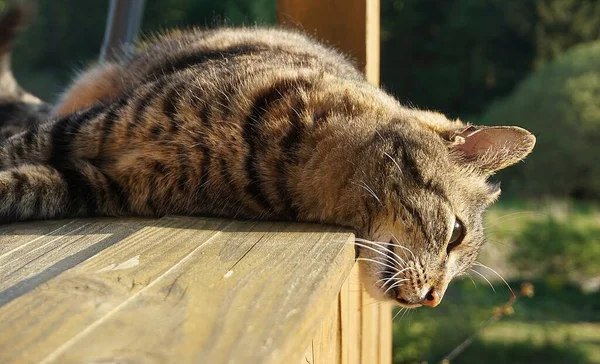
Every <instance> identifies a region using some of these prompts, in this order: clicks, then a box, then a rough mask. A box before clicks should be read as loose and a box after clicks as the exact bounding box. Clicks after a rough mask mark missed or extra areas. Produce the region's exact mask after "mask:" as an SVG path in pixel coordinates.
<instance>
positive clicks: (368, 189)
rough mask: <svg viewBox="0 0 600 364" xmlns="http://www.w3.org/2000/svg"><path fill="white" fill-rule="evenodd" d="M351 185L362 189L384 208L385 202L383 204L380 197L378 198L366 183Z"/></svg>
mask: <svg viewBox="0 0 600 364" xmlns="http://www.w3.org/2000/svg"><path fill="white" fill-rule="evenodd" d="M351 183H352V184H353V185H355V186H359V187H362V188H363V189H364V190H365V191H367V192H368V193H369V194H370V195H371V196H373V197H374V198H375V199H376V200H377V202H379V203H380V204H381V205H382V206H383V202H381V200H380V199H379V197H377V194H375V191H373V189H372V188H371V187H369V186H367V184H366V183H365V182H363V181H361V182H360V183H356V182H351Z"/></svg>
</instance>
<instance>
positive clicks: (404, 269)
mask: <svg viewBox="0 0 600 364" xmlns="http://www.w3.org/2000/svg"><path fill="white" fill-rule="evenodd" d="M409 269H414V268H413V267H406V268H402V269H401V270H400V271H398V273H396V274H394V275H393V276H391V277H389V278H381V279H380V280H378V281H377V282H375V283H379V282H381V281H383V280H390V279H394V278H396V277H397V276H398V274H400V273H402V272H404V271H407V270H409ZM386 284H387V283H386ZM384 285H385V284H384Z"/></svg>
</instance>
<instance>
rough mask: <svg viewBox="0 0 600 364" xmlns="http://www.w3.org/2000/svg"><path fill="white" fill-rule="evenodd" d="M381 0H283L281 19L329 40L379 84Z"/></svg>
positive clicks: (279, 19)
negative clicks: (353, 59) (351, 57)
mask: <svg viewBox="0 0 600 364" xmlns="http://www.w3.org/2000/svg"><path fill="white" fill-rule="evenodd" d="M379 8H380V4H379V0H344V1H340V0H319V1H307V0H279V1H278V2H277V19H278V21H279V23H281V24H287V25H289V26H294V27H299V28H302V29H304V30H305V31H306V32H308V33H310V34H314V35H316V36H317V38H319V39H323V40H325V41H327V42H329V43H330V44H331V45H333V46H334V47H336V48H338V49H339V50H341V51H342V52H344V53H346V54H350V55H352V56H353V58H355V59H356V61H357V63H358V65H359V67H361V68H362V69H363V70H364V71H365V74H366V76H367V79H368V80H369V81H370V82H371V83H373V84H378V83H379V53H380V52H379V38H380V31H379V29H380V21H379V18H380V15H379V13H380V9H379Z"/></svg>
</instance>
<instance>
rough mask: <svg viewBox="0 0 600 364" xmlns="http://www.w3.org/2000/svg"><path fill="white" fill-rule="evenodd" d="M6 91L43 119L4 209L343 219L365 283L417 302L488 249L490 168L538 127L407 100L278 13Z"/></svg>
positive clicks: (430, 302) (9, 156)
mask: <svg viewBox="0 0 600 364" xmlns="http://www.w3.org/2000/svg"><path fill="white" fill-rule="evenodd" d="M6 16H10V14H9V15H6ZM6 16H5V18H4V20H3V21H4V22H2V23H1V24H3V26H7V25H6V24H9V25H8V26H12V27H13V28H14V27H15V25H14V24H16V23H17V22H12V23H11V22H6V21H5V20H6ZM10 24H12V25H10ZM13 30H14V29H13ZM4 32H6V30H4ZM13 33H15V32H14V31H13V32H11V33H10V34H13ZM3 34H9V33H8V32H6V33H3ZM9 41H10V40H9ZM435 87H439V86H435ZM0 101H2V102H3V105H4V106H3V107H4V108H6V107H7V106H6V105H11V104H14V103H15V102H16V101H18V102H21V103H22V104H23V105H24V106H23V105H22V106H23V107H22V108H23V109H24V110H27V112H26V113H25V114H27V115H33V116H34V119H35V121H34V122H32V121H31V120H30V119H27V118H24V119H23V115H22V114H21V116H19V115H17V117H16V120H20V119H23V120H21V121H22V123H21V124H19V123H17V125H19V128H20V130H17V131H15V130H13V131H12V132H11V133H10V134H11V135H10V136H9V137H7V138H5V139H4V140H2V141H0V223H8V222H14V221H21V220H31V219H58V218H68V217H82V216H87V217H92V216H130V215H136V216H163V215H167V214H175V215H202V216H220V217H229V218H245V219H270V220H288V221H307V222H317V223H326V224H336V225H341V226H346V227H349V228H351V229H353V230H354V231H355V233H356V237H357V238H356V246H357V249H358V252H359V256H360V258H359V261H360V265H361V277H362V280H363V282H364V283H365V286H366V288H367V289H368V290H369V292H370V293H371V294H372V295H373V296H374V297H375V298H377V299H380V300H384V301H386V300H387V301H389V300H391V301H395V302H396V303H398V304H399V305H400V306H404V307H418V306H421V305H427V306H432V307H434V306H436V305H438V304H439V303H440V301H441V299H442V297H443V295H444V292H445V291H446V288H447V286H448V283H449V282H450V280H451V279H452V278H453V277H455V276H457V275H459V274H461V273H463V272H465V271H466V270H467V269H468V268H469V267H470V266H471V265H472V264H473V262H474V260H475V258H476V256H477V253H478V251H479V249H480V247H481V245H482V244H483V242H484V234H483V226H482V215H483V213H484V211H485V209H486V207H488V206H489V205H490V204H491V203H492V202H494V201H495V200H496V199H497V198H498V196H499V194H500V187H499V185H498V184H495V183H491V182H489V181H488V178H489V177H490V176H491V175H492V174H494V173H495V172H496V171H498V170H500V169H502V168H505V167H507V166H509V165H512V164H514V163H517V162H518V161H521V160H523V159H524V158H525V157H526V156H527V155H528V154H529V153H530V152H531V151H532V149H533V147H534V144H535V137H534V136H533V135H532V134H531V133H529V132H528V131H526V130H524V129H521V128H519V127H516V126H495V127H489V126H476V125H470V124H466V123H463V122H462V121H460V120H449V119H447V118H446V117H445V116H444V115H442V114H440V113H437V112H433V111H427V110H418V109H415V108H412V107H406V106H403V105H402V104H401V103H399V102H398V101H397V100H396V99H395V98H393V97H392V96H390V95H389V94H387V93H386V92H384V91H383V90H382V89H380V88H378V87H375V86H373V85H371V84H369V83H368V82H367V81H366V80H365V77H364V76H363V74H362V73H361V72H360V71H359V70H358V69H357V68H356V67H355V66H354V65H353V63H352V62H351V61H349V60H348V58H346V57H345V56H344V55H342V54H340V53H339V52H338V51H336V50H334V49H331V48H329V47H326V46H324V45H322V44H321V43H319V42H317V41H316V40H313V39H311V38H310V37H308V36H306V35H303V34H301V33H299V32H295V31H289V30H283V29H277V28H261V27H254V28H220V29H214V30H198V29H192V30H182V31H173V32H169V33H166V34H162V35H158V36H155V37H153V38H150V39H149V40H148V41H146V42H145V43H143V44H142V45H141V46H140V48H139V50H138V51H137V53H136V54H135V55H133V56H132V57H130V58H124V59H120V60H115V61H111V62H106V63H103V64H99V65H95V66H93V67H91V68H90V69H89V70H88V71H86V72H84V73H82V74H81V75H80V76H79V77H78V78H77V79H76V80H75V81H74V83H73V85H72V86H70V87H69V88H68V89H67V90H66V91H65V92H64V94H63V95H62V96H61V97H60V99H59V101H58V102H57V103H56V104H55V105H52V106H48V107H47V106H44V107H42V108H40V107H38V106H35V105H39V103H37V102H34V103H23V102H22V100H20V101H19V100H16V101H15V100H13V101H11V100H10V99H6V98H5V99H3V100H0ZM3 118H6V119H7V120H8V119H9V118H8V116H7V115H3ZM25 119H27V120H25ZM11 120H13V121H12V122H11V125H13V126H14V125H15V121H14V120H15V119H14V118H13V119H11ZM2 123H6V120H0V125H2Z"/></svg>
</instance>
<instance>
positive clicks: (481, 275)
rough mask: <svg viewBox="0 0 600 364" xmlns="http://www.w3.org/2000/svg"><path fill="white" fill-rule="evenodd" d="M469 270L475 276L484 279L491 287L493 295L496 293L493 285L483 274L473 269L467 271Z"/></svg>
mask: <svg viewBox="0 0 600 364" xmlns="http://www.w3.org/2000/svg"><path fill="white" fill-rule="evenodd" d="M469 270H470V271H471V272H473V273H475V274H478V275H479V276H480V277H481V278H483V279H485V281H486V282H487V283H488V284H489V285H490V287H492V291H494V293H496V289H495V288H494V285H493V284H492V282H490V281H489V279H487V278H486V277H485V276H484V275H483V274H481V273H479V272H478V271H476V270H475V269H469Z"/></svg>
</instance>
